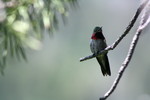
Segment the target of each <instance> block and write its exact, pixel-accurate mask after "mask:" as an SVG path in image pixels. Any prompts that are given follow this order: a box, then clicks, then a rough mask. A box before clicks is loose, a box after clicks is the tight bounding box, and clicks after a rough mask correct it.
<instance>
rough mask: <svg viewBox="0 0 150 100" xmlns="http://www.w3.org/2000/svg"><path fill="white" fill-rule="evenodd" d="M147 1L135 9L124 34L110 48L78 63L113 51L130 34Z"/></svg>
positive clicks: (81, 59)
mask: <svg viewBox="0 0 150 100" xmlns="http://www.w3.org/2000/svg"><path fill="white" fill-rule="evenodd" d="M148 1H149V0H146V1H145V2H144V3H143V4H141V5H140V7H139V8H138V9H137V11H136V13H135V15H134V17H133V18H132V20H131V21H130V23H129V25H128V26H127V28H126V29H125V31H124V33H123V34H122V35H121V36H120V37H119V38H118V39H117V40H116V41H115V42H114V43H113V44H112V45H110V46H108V47H107V48H105V50H103V51H101V52H99V53H97V54H92V55H89V56H86V57H83V58H80V62H81V61H85V60H88V59H92V58H94V57H97V56H99V55H101V54H103V53H106V52H108V51H109V50H113V49H114V48H116V46H117V45H118V44H119V43H120V42H121V40H122V39H123V38H124V37H125V36H126V35H127V34H128V33H129V32H130V30H131V28H132V27H133V25H134V24H135V22H136V20H137V18H138V16H139V15H140V13H141V12H142V10H143V9H144V7H145V5H146V4H147V2H148Z"/></svg>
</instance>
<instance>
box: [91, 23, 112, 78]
mask: <svg viewBox="0 0 150 100" xmlns="http://www.w3.org/2000/svg"><path fill="white" fill-rule="evenodd" d="M106 47H107V44H106V40H105V37H104V35H103V32H102V27H98V26H96V27H95V28H94V30H93V34H92V36H91V41H90V49H91V52H92V53H94V54H97V53H98V52H101V51H102V50H104V49H105V48H106ZM96 59H97V61H98V63H99V65H100V67H101V71H102V74H103V76H107V75H109V76H111V71H110V66H109V60H108V56H107V53H104V54H101V55H99V56H97V57H96Z"/></svg>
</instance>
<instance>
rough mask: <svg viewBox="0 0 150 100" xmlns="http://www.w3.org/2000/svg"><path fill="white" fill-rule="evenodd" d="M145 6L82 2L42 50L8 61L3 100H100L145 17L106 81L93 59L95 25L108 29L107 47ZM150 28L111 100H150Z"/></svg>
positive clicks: (1, 83) (122, 0) (1, 79)
mask: <svg viewBox="0 0 150 100" xmlns="http://www.w3.org/2000/svg"><path fill="white" fill-rule="evenodd" d="M139 4H140V2H139V1H137V0H110V1H106V0H78V4H77V6H76V7H73V8H71V9H69V11H68V17H67V20H66V21H67V22H66V24H64V23H63V21H62V20H61V18H60V19H59V20H60V22H59V24H58V27H59V28H58V29H57V30H56V31H54V32H53V35H50V36H49V35H48V34H44V39H43V40H42V47H41V49H40V50H38V51H34V50H31V49H27V50H26V54H27V61H24V60H19V61H18V60H17V59H16V58H11V57H10V58H8V63H7V65H6V68H5V69H4V73H5V75H4V76H2V75H1V76H0V100H98V99H99V97H101V96H103V95H104V93H105V92H106V91H107V90H108V89H109V88H110V86H111V85H112V83H113V80H114V79H115V77H116V75H117V73H118V70H119V68H120V66H121V64H122V62H123V61H124V59H125V57H126V54H127V52H128V49H129V45H130V43H131V40H132V37H133V35H134V34H135V32H136V29H137V27H138V25H139V21H140V17H139V19H138V20H137V22H136V24H135V26H134V28H132V30H131V32H130V33H129V35H127V36H126V37H125V38H124V40H123V41H122V42H121V43H120V44H119V45H118V46H117V48H116V49H115V50H113V51H110V52H109V53H108V57H109V61H110V67H111V71H112V75H111V77H109V76H107V77H104V76H103V75H102V73H101V70H100V66H99V64H98V63H97V61H96V59H91V60H87V61H84V62H79V59H80V58H81V57H84V56H87V55H90V54H91V51H90V47H89V42H90V37H91V34H92V32H93V29H94V27H95V26H103V33H104V35H105V37H106V41H107V44H108V45H110V44H112V43H113V42H114V41H115V40H116V39H117V38H118V37H119V36H120V35H121V34H122V33H123V31H124V30H125V28H126V26H127V25H128V24H129V21H130V20H131V18H132V16H133V15H134V14H135V12H136V9H137V8H138V6H139ZM149 32H150V29H149V28H147V29H146V30H144V31H143V34H142V35H141V37H140V41H139V42H138V45H137V47H136V50H135V52H134V55H133V58H132V60H131V63H130V64H129V66H128V68H127V69H126V71H125V73H124V75H123V77H122V79H121V81H120V83H119V85H118V87H117V89H116V90H115V92H114V93H113V94H112V95H111V96H110V97H109V98H108V100H150V87H149V84H150V79H149V75H150V74H149V73H150V62H149V59H150V57H149V51H150V46H149V45H148V44H149V43H147V41H148V40H149V37H150V34H149Z"/></svg>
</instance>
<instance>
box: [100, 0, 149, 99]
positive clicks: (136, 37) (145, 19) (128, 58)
mask: <svg viewBox="0 0 150 100" xmlns="http://www.w3.org/2000/svg"><path fill="white" fill-rule="evenodd" d="M148 1H149V0H147V1H145V2H147V4H148V5H147V6H146V7H147V9H146V10H145V12H144V14H143V16H142V18H141V23H140V25H139V28H138V29H137V32H136V33H135V35H134V37H133V39H132V42H131V45H130V48H129V51H128V54H127V56H126V59H125V60H124V62H123V63H122V65H121V67H120V69H119V72H118V75H117V77H116V79H115V80H114V82H113V84H112V86H111V88H110V89H109V90H108V92H106V93H105V95H104V97H101V98H100V100H106V99H107V98H108V97H109V96H110V95H111V94H112V93H113V91H114V90H115V89H116V87H117V85H118V83H119V81H120V79H121V77H122V75H123V72H124V71H125V69H126V68H127V66H128V64H129V62H130V61H131V58H132V56H133V53H134V50H135V47H136V45H137V42H138V40H139V36H140V35H141V33H142V31H143V29H144V28H145V27H146V26H147V25H148V24H149V23H150V1H149V2H148Z"/></svg>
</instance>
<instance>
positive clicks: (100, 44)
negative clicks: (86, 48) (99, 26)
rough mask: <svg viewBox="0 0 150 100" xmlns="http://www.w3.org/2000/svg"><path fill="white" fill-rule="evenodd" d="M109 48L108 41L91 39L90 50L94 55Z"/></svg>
mask: <svg viewBox="0 0 150 100" xmlns="http://www.w3.org/2000/svg"><path fill="white" fill-rule="evenodd" d="M106 47H107V44H106V41H105V40H101V39H99V40H93V39H91V41H90V48H91V51H92V53H97V52H100V51H102V50H104V49H105V48H106Z"/></svg>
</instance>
